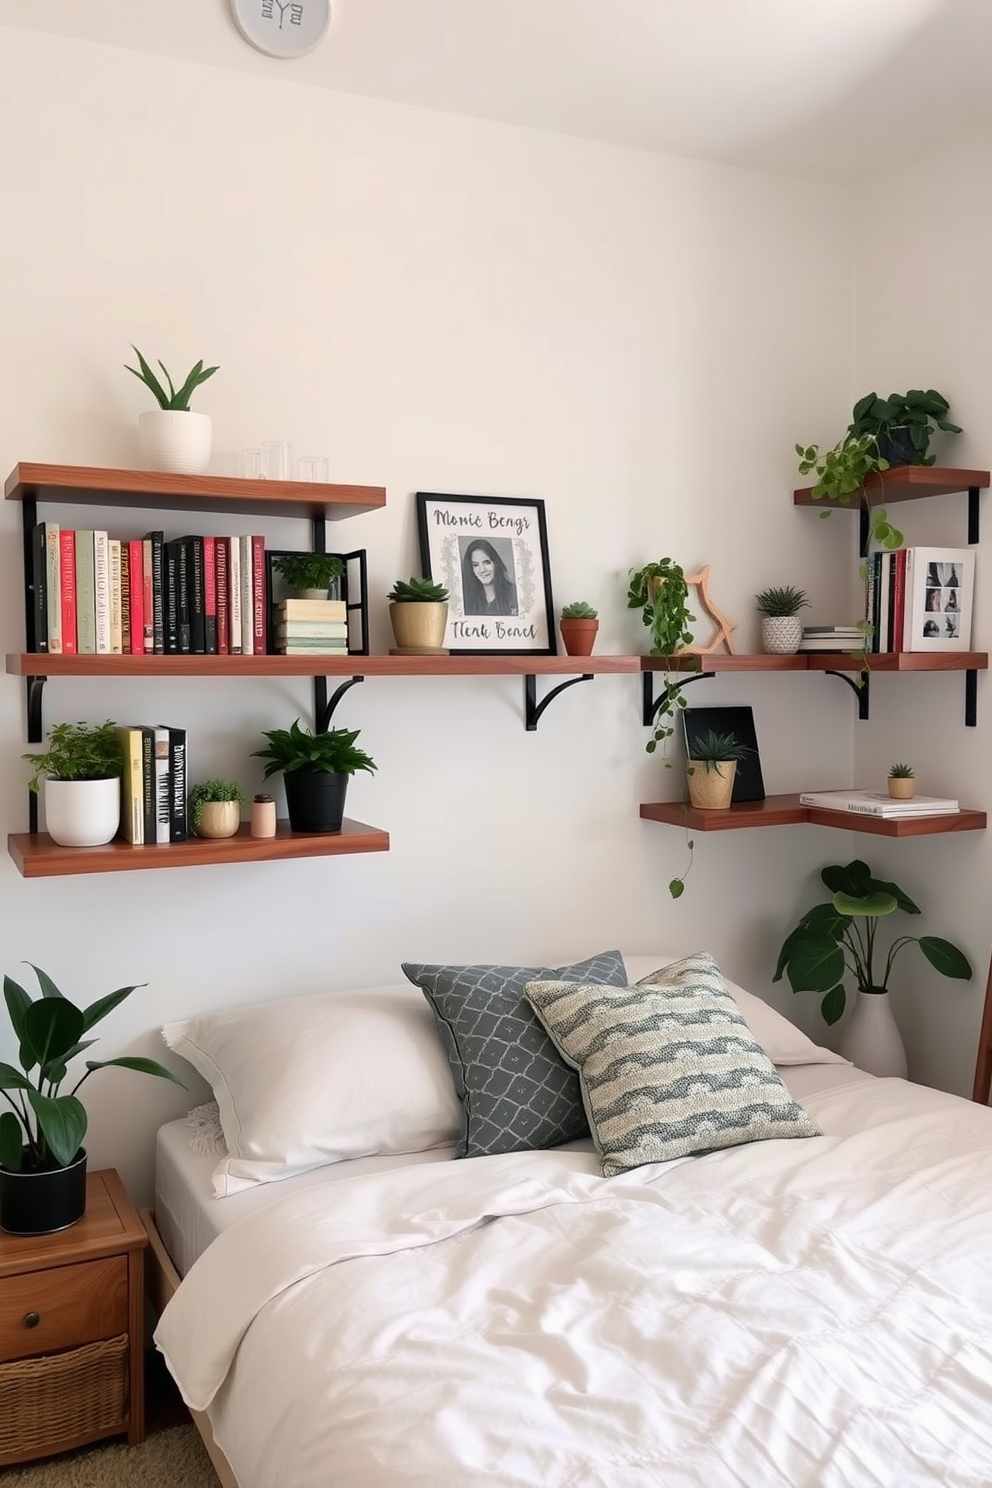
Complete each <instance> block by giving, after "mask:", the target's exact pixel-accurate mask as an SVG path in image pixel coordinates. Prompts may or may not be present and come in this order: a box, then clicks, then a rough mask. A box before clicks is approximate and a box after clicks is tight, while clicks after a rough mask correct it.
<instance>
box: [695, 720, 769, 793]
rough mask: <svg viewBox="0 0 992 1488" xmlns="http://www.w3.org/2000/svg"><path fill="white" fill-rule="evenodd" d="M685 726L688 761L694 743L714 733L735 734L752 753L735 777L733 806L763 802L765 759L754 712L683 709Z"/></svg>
mask: <svg viewBox="0 0 992 1488" xmlns="http://www.w3.org/2000/svg"><path fill="white" fill-rule="evenodd" d="M682 726H683V729H684V731H685V751H686V757H687V758H688V757H691V755H692V745H693V742H694V740H696V739H698V738H700V737H701V736H702V735H703V734H707V733H709V731H710V730H711V729H712V730H713V731H714V732H715V733H719V734H733V736H734V738H735V739H736V740H737V742H738V743H739V744H743V745H744V747H745V748H746V749H747V750H748V751H749V752H748V753H747V754H746V755H745V756H744V758H743V759H742V760H739V761H738V763H737V773H736V774H735V776H734V793H733V795H732V796H731V798H730V800H731V804H732V805H733V804H734V803H736V802H737V801H763V800H764V799H765V782H764V779H763V777H762V774H761V756H760V754H759V753H758V736H757V733H756V732H755V727H754V711H753V709H751V708H748V707H733V706H727V707H713V708H688V707H687V708H683V709H682Z"/></svg>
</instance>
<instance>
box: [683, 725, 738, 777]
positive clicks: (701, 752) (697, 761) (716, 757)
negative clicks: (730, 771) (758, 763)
mask: <svg viewBox="0 0 992 1488" xmlns="http://www.w3.org/2000/svg"><path fill="white" fill-rule="evenodd" d="M752 752H753V751H752V750H751V749H750V748H749V746H748V745H747V744H741V743H740V741H739V740H738V738H737V736H736V734H727V733H721V732H720V730H719V729H707V730H706V732H705V733H704V734H700V736H699V738H698V739H696V740H695V742H694V743H693V746H692V758H691V761H690V768H691V766H692V765H705V766H706V768H707V770H715V769H716V768H717V767H718V766H719V765H721V764H723V762H724V761H725V760H742V759H744V757H745V755H748V754H751V753H752Z"/></svg>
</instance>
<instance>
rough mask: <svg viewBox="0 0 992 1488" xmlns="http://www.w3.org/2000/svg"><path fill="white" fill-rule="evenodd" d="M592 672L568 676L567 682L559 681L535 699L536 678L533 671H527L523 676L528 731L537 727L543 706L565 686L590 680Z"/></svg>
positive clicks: (531, 731) (572, 685) (525, 717)
mask: <svg viewBox="0 0 992 1488" xmlns="http://www.w3.org/2000/svg"><path fill="white" fill-rule="evenodd" d="M591 681H592V672H583V673H582V675H581V677H569V679H568V681H567V682H559V683H558V686H557V687H552V689H551V691H550V692H549V693H548V694H547V696H546V697H543V698H542V699H541V701H540V702H538V701H537V678H536V676H535V675H534V673H533V672H528V673H527V674H526V676H525V677H524V719H525V721H526V727H527V731H528V733H533V731H534V730H535V729H536V728H537V723H538V719H539V718H540V716H541V714H542V713H543V712H544V710H545V708H546V707H547V706H548V704H549V703H550V702H551V699H552V698H556V697H557V696H558V694H559V693H560V692H564V691H565V688H566V687H574V686H575V684H576V682H591Z"/></svg>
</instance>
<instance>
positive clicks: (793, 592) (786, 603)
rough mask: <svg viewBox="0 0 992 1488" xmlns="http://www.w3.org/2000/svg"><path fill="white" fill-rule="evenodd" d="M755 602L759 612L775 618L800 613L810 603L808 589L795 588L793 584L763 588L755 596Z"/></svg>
mask: <svg viewBox="0 0 992 1488" xmlns="http://www.w3.org/2000/svg"><path fill="white" fill-rule="evenodd" d="M754 602H755V604H756V605H757V607H758V612H759V614H762V615H769V616H772V617H775V618H781V617H782V616H791V615H798V614H799V611H800V610H802V609H805V608H807V606H808V605H809V600H808V599H807V598H806V590H805V589H795V588H793V586H792V585H791V584H786V585H785V586H784V587H783V588H780V589H775V588H772V589H762V591H761V593H760V594H756V595H755V596H754Z"/></svg>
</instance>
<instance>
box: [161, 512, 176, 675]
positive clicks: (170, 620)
mask: <svg viewBox="0 0 992 1488" xmlns="http://www.w3.org/2000/svg"><path fill="white" fill-rule="evenodd" d="M162 610H163V622H162V623H163V627H164V645H165V652H166V655H167V656H173V655H175V653H176V652H177V651H178V650H179V544H178V542H177V540H176V539H175V538H171V539H170V541H169V542H167V543H166V544H165V545H164V548H163V554H162Z"/></svg>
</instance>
